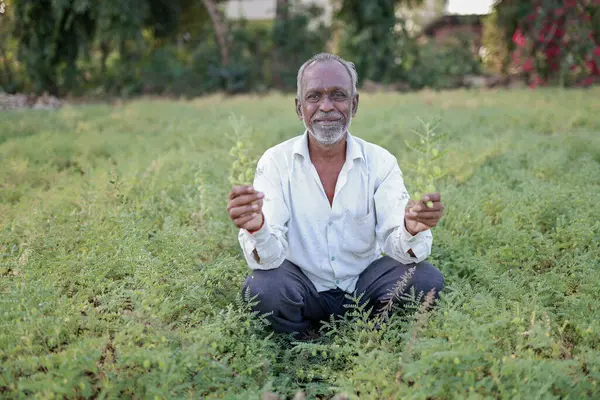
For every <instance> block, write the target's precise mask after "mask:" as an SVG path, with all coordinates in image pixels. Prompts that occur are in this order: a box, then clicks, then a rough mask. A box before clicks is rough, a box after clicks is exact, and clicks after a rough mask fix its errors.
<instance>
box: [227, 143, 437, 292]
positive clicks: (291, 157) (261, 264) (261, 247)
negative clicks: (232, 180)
mask: <svg viewBox="0 0 600 400" xmlns="http://www.w3.org/2000/svg"><path fill="white" fill-rule="evenodd" d="M254 188H255V189H256V190H258V191H260V192H263V193H264V194H265V197H264V199H263V214H264V217H265V222H264V224H263V227H262V228H261V229H260V230H259V231H257V232H255V233H254V234H251V233H250V232H248V231H247V230H246V229H240V232H239V235H238V239H239V241H240V245H241V247H242V250H243V252H244V256H245V258H246V261H247V262H248V266H249V267H250V268H252V269H262V270H268V269H273V268H277V267H279V266H280V265H281V263H282V262H283V261H284V260H285V259H288V260H289V261H291V262H292V263H294V264H296V265H297V266H298V267H299V268H300V269H301V270H302V272H304V274H305V275H306V276H307V277H308V278H309V279H310V280H311V282H312V283H313V284H314V285H315V288H316V289H317V291H319V292H322V291H326V290H329V289H335V288H336V287H339V288H340V289H342V290H344V291H346V292H348V293H351V292H353V291H354V289H355V286H356V282H357V281H358V276H359V274H360V273H361V272H363V271H364V270H365V269H366V268H367V267H368V266H369V265H370V264H371V263H372V262H373V261H374V260H376V259H378V258H380V257H382V254H381V252H382V251H383V252H384V253H385V254H386V255H388V256H390V257H392V258H394V259H396V260H398V261H400V262H401V263H404V264H410V263H413V262H420V261H422V260H424V259H425V258H427V257H428V256H429V255H430V254H431V242H432V239H433V236H432V234H431V231H430V230H427V231H424V232H420V233H418V234H417V235H415V236H412V235H410V234H409V233H408V232H407V231H406V228H405V227H404V209H405V207H406V205H407V203H408V200H409V198H410V196H409V194H408V192H407V190H406V187H405V186H404V181H403V177H402V172H401V171H400V168H399V166H398V162H397V161H396V157H394V156H393V155H392V154H391V153H390V152H389V151H387V150H385V149H384V148H382V147H380V146H378V145H375V144H372V143H369V142H367V141H365V140H362V139H360V138H357V137H354V136H352V135H350V133H348V134H347V146H346V161H345V163H344V165H343V167H342V170H341V171H340V173H339V176H338V180H337V183H336V186H335V194H334V197H333V203H332V205H331V206H330V204H329V200H328V199H327V195H326V194H325V190H324V188H323V185H322V183H321V180H320V178H319V175H318V173H317V170H316V168H315V167H314V165H313V163H312V162H311V160H310V155H309V152H308V132H304V134H303V135H300V136H296V137H294V138H292V139H289V140H287V141H285V142H283V143H280V144H278V145H276V146H274V147H272V148H270V149H268V150H267V151H266V152H265V153H264V155H263V156H262V157H261V158H260V160H259V161H258V165H257V169H256V174H255V177H254ZM255 249H256V252H257V253H258V256H259V260H260V261H257V260H256V259H255V257H254V255H253V254H252V253H253V251H254V250H255ZM410 249H412V251H413V253H414V255H415V256H416V257H412V256H411V255H410V254H409V253H408V251H409V250H410Z"/></svg>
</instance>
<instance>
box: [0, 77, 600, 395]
mask: <svg viewBox="0 0 600 400" xmlns="http://www.w3.org/2000/svg"><path fill="white" fill-rule="evenodd" d="M258 99H259V98H258V97H257V96H236V97H223V96H212V97H207V98H202V99H197V100H194V101H183V100H180V101H164V100H163V101H161V100H152V101H149V100H146V101H135V102H129V103H124V104H120V105H114V106H111V105H86V106H77V107H71V106H67V107H64V108H62V109H60V110H58V111H55V112H50V111H30V112H26V113H23V112H16V111H15V112H6V113H4V114H3V116H2V117H3V120H2V121H3V124H1V125H0V158H2V160H3V161H2V163H0V179H1V181H0V215H2V218H0V294H1V295H0V315H2V324H0V391H1V392H2V396H4V397H7V398H29V397H32V398H36V397H37V398H50V397H64V398H99V397H106V398H122V397H124V398H128V397H143V398H147V397H148V398H154V397H159V398H163V397H164V398H208V399H211V398H259V397H260V396H261V394H262V393H263V392H266V391H269V392H275V393H278V394H279V395H280V397H281V398H284V397H285V398H291V397H293V396H294V395H295V394H296V393H297V392H298V391H304V392H305V394H306V397H307V398H317V397H320V398H330V397H332V396H334V395H335V394H340V393H344V392H345V393H347V394H348V395H349V397H351V398H361V399H371V398H372V399H379V398H418V399H425V398H440V399H448V398H469V397H470V398H501V399H512V398H516V397H520V398H593V397H595V396H596V394H597V393H598V385H599V384H600V311H599V309H598V307H597V304H598V302H599V301H600V294H599V291H598V287H599V286H600V278H599V277H598V274H597V269H598V260H599V259H600V223H599V222H598V218H597V217H598V214H599V213H600V206H599V204H600V196H599V193H600V185H599V183H598V180H597V179H591V177H592V178H593V177H597V176H600V139H599V138H598V135H597V134H596V132H598V131H599V130H600V123H599V121H598V118H597V109H598V108H599V107H600V104H599V103H598V99H600V92H599V91H598V89H591V90H586V91H583V90H571V91H561V90H558V89H542V90H538V91H529V90H516V91H506V92H502V91H495V92H489V91H487V92H473V91H454V92H432V91H423V92H421V93H416V94H408V95H398V94H393V93H387V94H378V95H374V96H364V97H362V98H361V110H362V111H361V114H360V115H359V116H360V118H356V119H355V120H353V125H352V126H353V131H352V132H353V133H354V134H356V135H358V136H359V137H361V138H364V139H366V140H368V141H371V142H374V143H377V144H380V145H382V146H384V147H386V148H387V149H389V150H390V151H391V152H392V153H393V154H395V155H396V157H397V158H398V161H399V165H400V167H401V168H402V170H403V171H404V172H405V177H406V178H407V180H408V179H410V178H411V176H412V172H410V171H409V170H408V169H406V167H407V166H408V165H409V164H411V163H415V162H416V159H415V158H416V156H417V153H416V152H411V151H409V149H408V148H407V147H406V145H405V143H404V140H403V139H406V140H408V141H409V143H411V141H412V140H413V139H414V135H412V134H411V133H410V132H409V131H410V129H416V130H419V131H420V132H421V133H422V126H421V125H420V124H419V122H418V120H416V119H415V117H414V116H415V115H426V118H427V120H429V119H433V120H439V121H440V123H439V128H436V132H444V133H447V138H446V140H445V141H444V148H445V150H446V151H447V153H446V156H445V157H444V158H442V159H439V160H438V161H437V162H439V164H440V168H441V169H442V170H443V171H448V175H447V176H446V177H445V178H444V179H443V180H441V181H439V182H437V183H436V185H437V186H438V189H439V191H440V192H441V193H442V196H443V199H444V202H445V204H446V212H445V216H444V218H443V219H442V220H441V221H440V224H439V225H438V226H437V227H436V232H435V238H434V246H433V254H432V255H431V257H430V261H431V262H432V263H433V264H434V265H436V266H437V267H439V268H440V269H441V270H442V272H443V273H444V276H445V278H446V284H447V286H446V289H445V291H444V292H443V293H442V296H441V299H440V301H439V303H438V305H437V306H436V308H434V309H433V310H432V311H429V312H427V311H426V307H424V308H421V309H420V310H419V308H420V307H419V306H417V304H416V303H411V306H410V307H409V309H408V310H406V311H405V312H402V310H397V309H394V308H392V309H393V312H392V313H390V314H389V315H385V314H379V315H378V314H377V313H376V311H375V310H372V309H371V308H370V307H368V306H365V305H364V304H361V303H360V299H359V298H358V296H356V299H355V300H354V301H353V303H352V306H351V307H350V308H349V310H348V311H349V312H348V314H346V316H345V317H343V318H338V319H333V320H328V321H327V323H326V324H325V325H324V327H323V329H322V330H321V337H320V338H319V339H316V340H314V341H312V342H297V341H296V340H295V339H294V338H290V337H288V336H286V335H274V334H271V333H270V332H269V328H268V327H267V326H265V320H264V318H263V317H264V316H260V315H256V314H254V313H252V312H250V311H249V310H250V308H249V306H248V305H247V304H246V303H245V302H242V301H241V298H242V293H240V292H241V288H242V284H243V281H244V279H245V277H246V275H247V274H248V272H249V270H248V268H247V266H246V264H245V261H244V259H243V257H242V255H241V252H240V249H239V243H238V241H237V229H235V227H234V226H233V224H232V223H231V221H230V220H229V218H228V215H227V212H226V198H227V193H228V192H229V190H230V184H229V182H228V181H227V177H228V175H229V167H230V166H231V158H230V157H229V156H228V152H229V150H230V148H231V138H230V137H227V135H225V134H223V133H224V132H231V129H232V128H231V123H230V121H229V120H228V116H229V115H231V114H232V113H233V114H234V115H237V116H239V118H240V119H241V117H242V116H243V117H244V119H245V122H244V124H243V127H246V128H249V127H253V128H254V133H253V135H252V142H253V143H252V144H253V150H252V154H253V155H256V154H259V153H260V152H261V149H266V148H268V147H271V146H273V145H275V144H277V143H279V142H281V141H283V140H286V139H288V138H290V137H292V136H295V135H298V134H300V133H301V132H302V129H303V128H302V126H301V124H299V123H298V121H297V119H296V117H295V114H294V112H293V96H291V95H290V96H283V95H278V94H273V95H269V96H263V97H260V101H257V100H258ZM399 126H400V127H403V128H402V130H401V132H402V135H401V137H400V138H399V137H398V130H399V129H398V127H399ZM242 132H244V130H242ZM255 152H256V153H255ZM400 292H402V290H401V289H399V290H398V295H400V294H399V293H400ZM400 296H402V297H404V298H409V299H415V300H416V298H418V297H419V294H413V293H402V294H401V295H400ZM353 298H354V296H353ZM374 317H375V318H374Z"/></svg>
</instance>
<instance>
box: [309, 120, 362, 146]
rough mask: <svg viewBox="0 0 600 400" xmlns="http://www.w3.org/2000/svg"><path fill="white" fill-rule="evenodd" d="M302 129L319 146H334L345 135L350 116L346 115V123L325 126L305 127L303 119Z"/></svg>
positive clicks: (313, 125) (348, 126)
mask: <svg viewBox="0 0 600 400" xmlns="http://www.w3.org/2000/svg"><path fill="white" fill-rule="evenodd" d="M302 122H303V123H304V127H305V128H306V130H307V131H308V133H310V135H311V136H312V137H313V138H314V139H315V140H316V141H317V142H319V143H320V144H322V145H325V146H331V145H333V144H336V143H337V142H339V141H340V140H342V138H343V137H344V135H345V134H346V132H347V131H348V128H350V124H351V123H352V115H348V119H347V120H346V123H345V124H344V123H341V122H339V123H336V124H331V125H327V126H321V125H319V124H318V123H314V124H312V125H311V126H308V125H306V122H305V121H304V118H303V119H302ZM311 128H312V129H311Z"/></svg>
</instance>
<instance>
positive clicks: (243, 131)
mask: <svg viewBox="0 0 600 400" xmlns="http://www.w3.org/2000/svg"><path fill="white" fill-rule="evenodd" d="M229 121H230V122H231V125H232V127H233V134H234V136H233V147H231V150H229V155H230V156H231V158H232V163H231V166H230V167H229V183H230V184H231V185H232V186H235V185H252V182H253V181H254V171H255V170H256V163H257V162H258V159H256V158H252V157H253V156H252V153H254V151H253V149H252V145H251V142H250V137H251V135H252V131H251V130H249V129H248V127H247V126H245V125H246V122H245V121H244V119H243V118H242V119H237V118H235V116H231V117H230V118H229Z"/></svg>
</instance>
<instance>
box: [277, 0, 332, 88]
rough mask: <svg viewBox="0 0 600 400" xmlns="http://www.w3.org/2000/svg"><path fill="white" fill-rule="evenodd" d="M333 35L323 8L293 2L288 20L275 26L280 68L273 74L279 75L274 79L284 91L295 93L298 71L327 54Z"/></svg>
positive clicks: (281, 21) (278, 22)
mask: <svg viewBox="0 0 600 400" xmlns="http://www.w3.org/2000/svg"><path fill="white" fill-rule="evenodd" d="M330 35H331V29H330V28H329V27H328V26H326V25H325V24H324V23H323V9H322V8H320V7H317V6H316V5H311V6H303V5H302V4H299V2H292V6H291V7H290V9H289V14H288V18H286V19H284V20H280V21H275V23H274V26H273V31H272V38H273V46H275V48H276V49H277V55H278V60H279V62H281V65H280V66H279V69H278V70H276V71H274V73H277V74H278V76H272V77H271V79H272V80H274V79H278V80H279V82H280V85H279V86H280V88H282V89H287V90H288V91H294V90H296V74H297V72H298V68H299V67H300V65H302V64H303V63H304V62H305V61H306V60H308V59H310V58H311V57H312V56H313V55H315V54H317V53H321V52H323V51H325V45H326V43H327V40H328V39H329V37H330ZM268 83H269V84H271V83H273V82H268Z"/></svg>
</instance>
